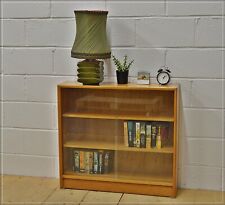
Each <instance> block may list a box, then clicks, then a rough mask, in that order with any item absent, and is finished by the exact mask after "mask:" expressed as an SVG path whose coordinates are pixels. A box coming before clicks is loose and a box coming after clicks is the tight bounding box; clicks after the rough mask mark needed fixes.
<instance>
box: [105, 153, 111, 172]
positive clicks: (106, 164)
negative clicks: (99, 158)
mask: <svg viewBox="0 0 225 205" xmlns="http://www.w3.org/2000/svg"><path fill="white" fill-rule="evenodd" d="M109 172H110V152H108V151H106V152H105V154H104V173H105V174H107V173H109Z"/></svg>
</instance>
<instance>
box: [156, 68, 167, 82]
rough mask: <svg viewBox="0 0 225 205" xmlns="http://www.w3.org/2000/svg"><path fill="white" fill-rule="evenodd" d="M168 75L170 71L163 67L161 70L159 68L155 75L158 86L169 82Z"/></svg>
mask: <svg viewBox="0 0 225 205" xmlns="http://www.w3.org/2000/svg"><path fill="white" fill-rule="evenodd" d="M170 73H171V71H170V70H169V69H168V67H163V68H160V69H159V70H158V74H157V77H156V79H157V82H158V83H159V84H160V85H166V84H168V83H169V82H170Z"/></svg>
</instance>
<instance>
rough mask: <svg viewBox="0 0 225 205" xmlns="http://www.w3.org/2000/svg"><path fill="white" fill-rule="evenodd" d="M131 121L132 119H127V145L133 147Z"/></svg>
mask: <svg viewBox="0 0 225 205" xmlns="http://www.w3.org/2000/svg"><path fill="white" fill-rule="evenodd" d="M133 124H134V123H133V122H132V121H128V122H127V127H128V145H129V147H133V146H134V140H133V138H134V137H133V135H134V134H133V130H134V128H133V127H134V126H133Z"/></svg>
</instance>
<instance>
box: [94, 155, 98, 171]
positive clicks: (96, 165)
mask: <svg viewBox="0 0 225 205" xmlns="http://www.w3.org/2000/svg"><path fill="white" fill-rule="evenodd" d="M93 159H94V160H93V173H94V174H97V173H98V151H94V154H93Z"/></svg>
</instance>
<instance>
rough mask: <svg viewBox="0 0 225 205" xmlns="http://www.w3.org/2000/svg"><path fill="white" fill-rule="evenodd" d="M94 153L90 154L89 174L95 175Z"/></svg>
mask: <svg viewBox="0 0 225 205" xmlns="http://www.w3.org/2000/svg"><path fill="white" fill-rule="evenodd" d="M93 160H94V159H93V152H89V173H90V174H92V173H93Z"/></svg>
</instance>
